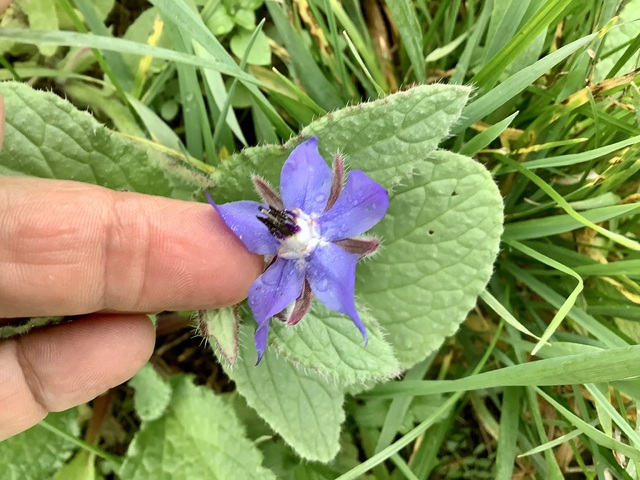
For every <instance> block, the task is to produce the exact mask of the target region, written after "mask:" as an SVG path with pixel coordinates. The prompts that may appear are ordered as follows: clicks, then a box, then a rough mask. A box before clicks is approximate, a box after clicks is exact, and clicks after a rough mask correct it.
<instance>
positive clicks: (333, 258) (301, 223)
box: [207, 136, 389, 363]
mask: <svg viewBox="0 0 640 480" xmlns="http://www.w3.org/2000/svg"><path fill="white" fill-rule="evenodd" d="M343 177H344V166H343V163H342V159H341V157H340V156H337V157H336V161H335V163H334V171H333V174H332V172H331V170H330V169H329V167H328V166H327V164H326V163H325V161H324V160H323V158H322V157H321V156H320V153H319V152H318V139H317V138H316V137H315V136H314V137H311V138H310V139H309V140H307V141H305V142H303V143H302V144H300V145H298V146H297V147H296V148H295V149H294V150H293V152H291V155H290V156H289V158H288V159H287V161H286V162H285V163H284V165H283V167H282V172H281V176H280V193H281V194H282V198H280V197H279V196H278V194H277V193H275V192H274V191H273V189H272V188H271V187H270V186H269V185H268V184H267V183H266V182H264V181H263V180H261V179H260V178H257V177H254V179H253V181H254V184H255V186H256V189H257V191H258V193H259V194H260V196H261V197H262V199H263V200H264V202H265V203H258V202H253V201H248V200H244V201H239V202H231V203H226V204H224V205H216V204H215V203H214V202H213V200H211V197H210V196H209V195H208V194H207V198H208V199H209V203H211V205H213V207H214V208H215V209H216V211H217V212H218V214H219V215H220V216H221V217H222V219H223V220H224V222H225V223H226V224H227V226H228V227H229V228H231V230H232V231H233V232H234V233H235V234H236V235H237V236H238V238H240V240H241V241H242V242H243V243H244V245H245V246H246V247H247V249H248V250H249V251H251V252H254V253H257V254H260V255H266V256H269V257H273V261H272V262H271V263H270V265H269V267H268V268H267V269H266V270H265V272H264V273H263V274H262V275H260V277H258V279H257V280H256V281H255V282H253V284H252V285H251V287H250V289H249V306H250V307H251V310H252V312H253V316H254V317H255V320H256V322H257V323H258V329H257V330H256V333H255V346H256V350H257V352H258V363H259V362H260V360H261V359H262V357H263V355H264V352H265V350H266V348H267V336H268V333H269V322H270V320H271V318H272V317H274V316H279V317H280V318H282V319H283V320H285V321H286V322H287V323H288V324H290V325H294V324H296V323H297V322H299V321H300V320H301V319H302V317H303V316H304V314H305V313H306V312H307V311H308V310H309V307H310V305H311V300H312V298H313V296H314V295H315V296H316V297H317V298H318V300H320V301H321V302H322V303H323V304H324V305H325V306H327V307H328V308H330V309H332V310H335V311H338V312H341V313H344V314H346V315H348V316H349V317H351V319H352V320H353V322H354V323H355V325H356V327H358V330H360V332H361V333H362V336H363V337H364V340H365V344H366V342H367V331H366V329H365V327H364V325H363V324H362V320H360V316H359V315H358V312H357V310H356V307H355V301H354V297H353V295H354V284H355V274H356V262H357V261H358V259H359V258H361V257H363V256H365V255H367V254H369V253H372V252H373V251H375V250H376V248H377V247H378V246H379V242H378V241H377V240H376V239H374V238H366V237H365V238H362V237H361V238H352V237H355V236H357V235H360V234H362V233H364V232H365V231H367V230H369V229H370V228H371V227H372V226H374V225H375V224H376V223H378V222H379V221H380V220H381V219H382V217H384V215H385V214H386V212H387V208H388V206H389V198H388V194H387V191H386V190H385V189H384V188H383V187H382V186H380V185H379V184H377V183H376V182H374V181H373V180H371V178H369V177H368V176H367V175H366V174H365V173H364V172H362V171H360V170H353V171H351V172H350V173H349V175H348V179H347V182H346V185H345V186H344V189H343ZM288 307H291V308H288Z"/></svg>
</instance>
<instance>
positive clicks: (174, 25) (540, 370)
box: [0, 0, 640, 479]
mask: <svg viewBox="0 0 640 480" xmlns="http://www.w3.org/2000/svg"><path fill="white" fill-rule="evenodd" d="M639 17H640V2H638V1H637V0H630V1H621V0H605V1H596V0H588V1H585V2H571V1H570V0H523V1H510V0H493V1H491V0H487V1H480V0H477V1H474V0H465V1H462V0H451V1H443V2H435V1H429V0H416V1H406V2H395V1H389V2H376V1H368V0H367V1H359V0H345V1H343V2H338V1H334V0H294V1H291V2H290V1H287V2H282V3H279V2H269V1H267V2H262V1H261V0H222V1H213V0H197V1H190V0H179V1H169V0H154V1H152V2H151V3H146V2H142V1H140V2H119V1H114V0H101V1H98V2H87V1H85V0H75V1H71V0H57V1H54V2H46V1H43V0H16V1H14V2H13V3H12V4H11V6H10V7H9V9H8V10H7V11H6V12H5V13H4V15H3V16H2V19H1V20H0V53H1V54H2V56H1V57H0V64H1V65H2V68H1V69H0V79H2V80H5V81H6V82H3V83H0V94H1V95H2V96H3V97H4V101H5V108H6V112H7V127H6V135H5V140H4V147H3V149H2V151H0V174H4V175H35V176H39V177H44V178H64V179H73V180H78V181H84V182H89V183H96V184H99V185H104V186H107V187H109V188H113V189H127V190H133V191H138V192H143V193H149V194H155V195H163V196H170V197H173V198H179V199H184V200H193V201H201V200H203V190H204V189H205V188H208V189H210V191H211V192H212V194H213V195H214V197H215V198H216V200H217V201H219V202H224V201H233V200H239V199H246V198H254V197H255V193H254V192H253V190H252V186H251V183H250V174H251V173H259V174H260V175H261V176H263V177H264V178H266V179H267V180H270V181H271V182H272V183H273V184H276V185H277V183H278V181H277V179H278V177H279V172H280V168H281V166H282V163H283V162H284V160H285V159H286V157H287V155H288V153H289V152H290V151H291V150H292V149H293V148H294V147H295V146H296V145H297V144H298V143H299V142H300V140H301V139H302V138H306V137H308V136H309V135H312V134H314V135H317V136H318V138H319V140H320V151H321V153H322V154H323V156H324V157H325V159H326V160H327V161H328V162H330V161H331V159H332V157H333V156H334V155H335V154H336V153H341V154H343V155H344V157H345V159H346V161H347V165H348V167H350V168H354V169H356V168H357V169H361V170H364V171H365V172H366V173H367V174H369V175H370V176H371V177H372V178H374V179H375V180H376V181H378V182H379V183H381V184H382V185H384V186H385V187H386V188H387V189H389V191H390V200H391V202H390V209H389V213H388V215H387V217H386V218H385V219H384V221H383V222H382V223H380V224H379V225H378V226H377V227H375V228H374V230H373V233H374V234H376V235H378V236H379V237H380V238H381V239H382V240H383V249H382V250H381V252H380V253H379V254H377V255H376V256H374V257H373V258H371V259H367V260H366V261H364V262H363V263H362V264H361V265H360V266H359V268H358V275H357V286H356V298H357V302H358V308H359V310H360V311H361V312H363V320H364V322H365V324H366V325H367V327H368V330H369V332H370V342H369V345H368V346H367V347H366V348H364V347H363V346H362V344H361V338H360V336H359V333H358V332H357V330H356V329H354V328H353V325H352V324H351V322H350V321H349V320H348V319H346V318H344V317H343V316H341V315H338V314H334V313H332V312H329V311H328V310H326V309H324V308H322V307H321V306H319V305H316V306H314V308H313V309H312V312H311V313H310V314H309V315H308V316H307V317H306V318H305V319H304V320H303V321H302V322H301V323H300V324H299V325H298V326H297V327H296V328H287V327H285V326H283V325H277V324H276V323H275V322H274V324H273V328H272V332H271V337H270V342H271V345H270V351H269V352H268V354H267V356H266V357H265V359H264V361H263V363H262V364H260V365H259V366H258V367H255V366H254V363H255V351H253V346H252V341H251V337H252V335H253V328H254V322H253V320H252V318H251V316H250V314H248V310H247V309H245V308H244V307H242V308H241V309H240V317H242V318H243V320H244V321H243V322H242V324H241V325H239V326H238V325H237V324H236V323H235V319H236V316H235V315H234V312H233V311H232V310H231V309H222V310H219V311H207V312H200V313H199V317H198V319H199V328H200V331H201V333H203V334H204V333H206V334H208V335H210V336H209V337H208V340H209V343H210V344H211V347H212V348H213V351H214V353H215V357H214V355H212V351H211V350H209V349H207V348H205V347H203V346H201V345H200V344H201V341H200V340H199V339H198V338H194V335H193V327H192V326H190V325H189V324H190V322H191V312H175V313H167V314H164V315H160V316H158V318H157V323H158V335H159V342H158V347H157V350H156V353H155V354H154V357H153V358H152V362H151V363H150V364H149V365H147V366H146V367H145V368H144V369H143V370H142V371H141V372H140V373H139V374H138V375H136V377H134V378H133V379H132V380H131V381H130V382H129V384H128V385H127V386H122V387H119V388H117V389H114V390H113V391H111V392H109V393H108V394H107V395H105V396H103V397H100V398H98V399H96V400H95V401H94V402H93V403H92V404H89V405H84V406H81V407H79V408H78V409H73V410H70V411H67V412H63V413H61V414H55V415H50V416H49V417H48V418H47V420H45V421H44V422H43V423H42V424H40V425H38V426H36V427H34V428H33V429H31V430H29V431H27V432H25V433H23V434H21V435H18V436H16V437H13V438H11V439H9V440H7V441H5V442H3V443H2V444H0V474H1V476H2V478H21V479H22V478H27V479H28V478H34V479H39V478H50V477H52V476H55V477H57V478H65V479H66V478H95V477H105V478H123V479H129V478H152V477H153V478H156V477H157V478H165V477H166V478H178V477H179V478H233V477H238V478H240V477H241V478H260V479H262V478H292V479H293V478H296V479H297V478H337V477H339V478H343V479H347V478H360V477H361V476H365V478H366V477H367V476H369V477H370V478H383V479H385V478H390V479H391V478H393V479H396V478H410V479H413V478H487V477H488V478H512V476H531V477H535V478H565V477H569V476H571V475H577V476H582V477H585V478H610V476H613V477H615V478H635V477H636V475H637V463H636V462H638V461H639V460H640V450H638V447H640V437H638V434H637V425H636V421H637V402H638V400H639V399H640V390H639V389H638V382H637V380H635V378H636V377H638V376H639V375H640V370H639V369H638V365H639V364H640V347H638V346H637V345H636V343H637V340H638V338H639V334H638V329H637V326H636V322H637V321H638V320H640V316H639V315H638V312H639V311H640V309H638V306H637V305H638V303H640V286H639V285H638V279H639V278H640V257H639V253H638V252H639V251H640V244H639V243H638V235H639V233H640V228H639V227H638V222H637V220H638V216H639V214H640V206H639V203H638V200H639V199H640V175H639V174H638V170H639V169H640V161H639V160H638V159H637V152H638V147H637V142H638V140H639V139H640V131H639V130H640V129H639V128H638V122H639V118H640V117H638V115H637V106H638V94H639V92H638V87H637V83H638V78H637V72H636V69H637V68H638V65H637V58H638V53H639V51H640V42H638V40H637V38H638V36H639V35H638V34H639V33H640V23H639V22H638V21H637V20H638V18H639ZM65 98H66V100H65ZM105 125H106V126H105ZM281 144H283V146H281ZM243 147H246V148H244V149H243ZM503 220H504V222H505V225H504V228H503ZM500 240H502V243H501V244H500V243H499V242H500ZM496 255H497V262H496V263H495V264H494V261H496ZM478 297H479V298H478ZM57 320H58V319H33V321H32V324H33V325H38V324H42V323H47V322H51V321H57ZM205 327H206V328H205ZM23 328H24V326H23ZM27 328H28V326H27ZM16 333H18V332H17V330H16V329H15V328H14V327H12V326H4V327H2V328H1V329H0V336H2V337H6V336H8V335H12V334H16ZM216 359H217V360H216ZM231 363H233V365H231ZM166 367H169V368H166ZM168 370H171V371H174V372H181V373H178V374H174V375H171V376H167V375H165V374H164V373H161V372H166V371H168ZM401 374H402V375H401ZM400 375H401V376H400ZM105 405H106V406H108V407H111V410H110V409H109V408H104V407H105ZM109 411H111V412H114V413H106V412H109ZM88 418H89V419H91V420H90V421H91V422H92V424H93V425H96V424H98V425H100V426H101V429H100V432H101V433H100V435H99V436H98V437H97V438H87V437H84V436H83V433H84V432H85V430H86V422H87V419H88ZM34 458H37V459H38V461H37V462H34V461H33V459H34Z"/></svg>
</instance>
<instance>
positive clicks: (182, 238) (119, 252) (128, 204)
mask: <svg viewBox="0 0 640 480" xmlns="http://www.w3.org/2000/svg"><path fill="white" fill-rule="evenodd" d="M262 262H263V261H262V258H261V257H259V256H257V255H253V254H251V253H249V252H248V251H247V250H246V248H245V247H244V245H243V244H242V243H241V242H240V240H239V239H238V238H237V237H236V236H235V235H234V234H233V233H232V232H231V231H230V230H229V229H228V228H227V227H226V226H225V225H224V223H223V222H222V220H221V219H220V218H219V217H218V216H217V214H216V213H215V211H214V210H213V209H212V208H211V207H210V206H209V205H206V204H200V203H196V202H183V201H178V200H172V199H167V198H163V197H153V196H149V195H142V194H137V193H130V192H114V191H111V190H108V189H106V188H102V187H97V186H94V185H88V184H83V183H77V182H69V181H61V180H43V179H36V178H27V177H0V271H2V275H1V276H0V317H26V316H48V315H78V314H83V313H89V312H94V311H100V310H105V309H108V310H117V311H125V312H151V311H160V310H181V309H204V308H214V307H220V306H224V305H230V304H233V303H236V302H238V301H240V300H242V299H243V298H244V297H246V294H247V291H248V288H249V286H250V284H251V283H252V281H253V280H254V279H255V278H256V277H257V276H258V275H259V274H260V273H261V271H262Z"/></svg>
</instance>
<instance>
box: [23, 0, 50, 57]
mask: <svg viewBox="0 0 640 480" xmlns="http://www.w3.org/2000/svg"><path fill="white" fill-rule="evenodd" d="M17 4H18V7H19V8H20V9H21V10H22V12H23V13H25V14H26V15H27V17H28V18H29V28H30V29H32V30H57V29H58V14H57V12H56V7H55V2H51V1H49V0H17ZM57 48H58V47H56V46H55V45H39V46H38V50H40V53H41V54H42V55H45V56H49V55H53V54H54V53H56V50H57Z"/></svg>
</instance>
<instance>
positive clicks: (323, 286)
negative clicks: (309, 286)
mask: <svg viewBox="0 0 640 480" xmlns="http://www.w3.org/2000/svg"><path fill="white" fill-rule="evenodd" d="M315 287H316V289H317V290H318V291H320V292H326V291H327V288H329V282H328V280H327V279H326V278H321V279H319V280H318V281H317V282H316V285H315Z"/></svg>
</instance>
